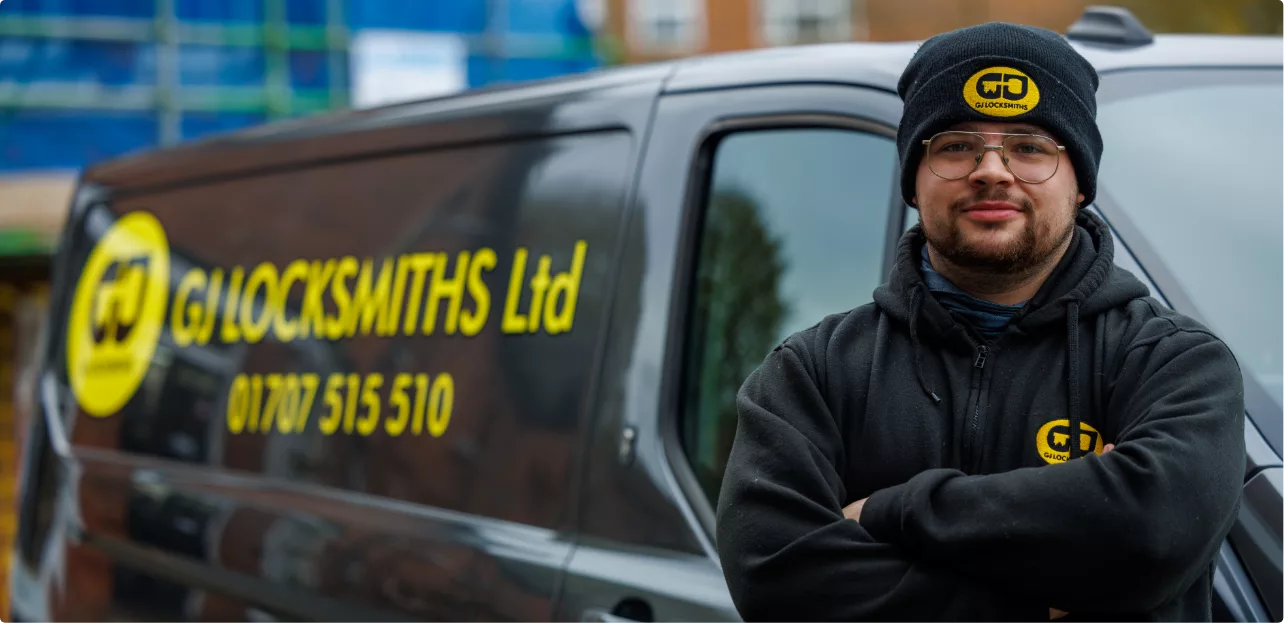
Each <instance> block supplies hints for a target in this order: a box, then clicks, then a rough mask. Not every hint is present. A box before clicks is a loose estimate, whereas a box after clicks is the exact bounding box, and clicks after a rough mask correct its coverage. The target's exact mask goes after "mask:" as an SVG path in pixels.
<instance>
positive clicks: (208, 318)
mask: <svg viewBox="0 0 1284 623" xmlns="http://www.w3.org/2000/svg"><path fill="white" fill-rule="evenodd" d="M222 292H223V269H222V268H215V269H214V270H212V271H210V287H209V289H207V290H206V291H205V324H203V325H201V333H200V335H199V336H197V338H196V343H197V344H200V345H201V346H204V345H206V344H209V343H210V338H212V337H214V318H215V317H217V316H218V314H217V313H215V312H216V311H218V299H219V296H220V295H221V294H222Z"/></svg>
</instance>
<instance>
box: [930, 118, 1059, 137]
mask: <svg viewBox="0 0 1284 623" xmlns="http://www.w3.org/2000/svg"><path fill="white" fill-rule="evenodd" d="M950 129H951V130H956V131H959V132H982V133H984V132H994V133H1003V134H1038V135H1040V136H1046V137H1048V138H1053V139H1055V138H1056V136H1055V135H1053V134H1052V132H1049V131H1048V130H1046V129H1044V128H1042V127H1039V126H1037V125H1035V124H1033V123H1019V122H1018V123H1013V122H1003V121H989V122H978V121H964V122H963V123H956V124H954V125H952V126H950Z"/></svg>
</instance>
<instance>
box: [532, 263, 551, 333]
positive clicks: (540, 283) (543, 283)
mask: <svg viewBox="0 0 1284 623" xmlns="http://www.w3.org/2000/svg"><path fill="white" fill-rule="evenodd" d="M552 264H553V259H552V258H550V257H549V256H547V255H541V256H540V258H539V268H537V269H535V278H534V279H531V311H530V315H529V316H527V318H528V320H527V323H526V332H527V333H534V332H536V331H539V312H540V308H541V307H543V306H544V292H545V290H547V289H548V281H549V279H548V270H549V268H550V267H551V265H552Z"/></svg>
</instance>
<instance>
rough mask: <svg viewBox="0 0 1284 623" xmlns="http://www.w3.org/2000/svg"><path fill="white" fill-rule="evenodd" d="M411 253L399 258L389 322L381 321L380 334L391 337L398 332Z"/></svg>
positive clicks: (389, 303)
mask: <svg viewBox="0 0 1284 623" xmlns="http://www.w3.org/2000/svg"><path fill="white" fill-rule="evenodd" d="M409 259H410V256H409V255H403V256H401V257H399V258H397V276H396V277H395V278H393V280H392V299H391V300H390V301H389V302H388V311H389V313H388V316H387V318H386V320H387V321H388V322H380V323H379V331H378V333H379V335H380V336H381V337H391V336H393V335H396V333H397V321H399V320H401V306H402V301H403V300H404V299H405V295H406V269H407V268H409V267H410V266H409Z"/></svg>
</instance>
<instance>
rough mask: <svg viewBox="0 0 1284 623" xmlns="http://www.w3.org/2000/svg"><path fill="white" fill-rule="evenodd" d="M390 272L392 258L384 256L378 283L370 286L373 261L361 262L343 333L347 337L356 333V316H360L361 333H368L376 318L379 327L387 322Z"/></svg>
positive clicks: (390, 281)
mask: <svg viewBox="0 0 1284 623" xmlns="http://www.w3.org/2000/svg"><path fill="white" fill-rule="evenodd" d="M392 273H393V266H392V258H385V259H384V261H383V266H382V267H381V268H380V269H379V280H378V283H377V284H375V285H373V286H372V285H371V282H372V281H374V261H373V260H369V259H366V260H363V261H362V262H361V274H360V275H359V276H358V277H357V290H356V293H355V294H354V295H353V297H352V306H351V307H349V308H348V321H347V323H346V325H347V326H346V327H345V331H346V333H345V334H344V335H347V336H348V337H351V336H353V335H356V330H357V316H360V317H361V334H362V335H370V329H371V328H372V327H373V326H374V325H375V319H376V318H378V320H379V323H378V326H379V327H383V326H384V325H385V324H387V322H388V289H389V288H391V287H392Z"/></svg>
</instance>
